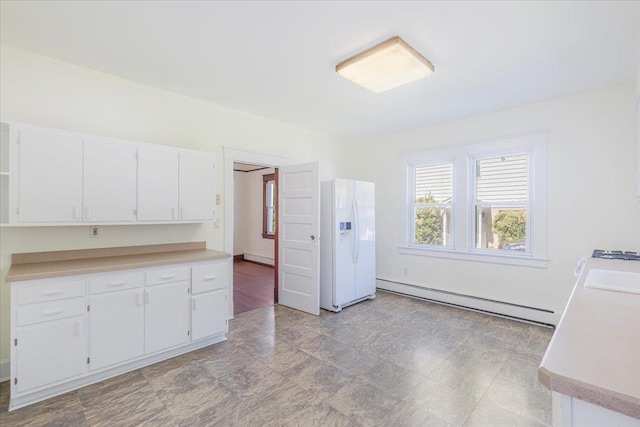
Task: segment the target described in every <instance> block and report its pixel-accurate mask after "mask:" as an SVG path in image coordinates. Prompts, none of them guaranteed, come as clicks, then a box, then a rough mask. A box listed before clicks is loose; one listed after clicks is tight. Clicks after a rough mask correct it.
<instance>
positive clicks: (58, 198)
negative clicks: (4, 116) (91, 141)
mask: <svg viewBox="0 0 640 427" xmlns="http://www.w3.org/2000/svg"><path fill="white" fill-rule="evenodd" d="M19 138H20V140H19V141H20V143H19V145H18V147H19V148H18V150H19V202H18V211H17V213H18V220H19V221H20V222H21V223H25V222H29V223H37V222H79V221H81V220H82V213H81V209H82V138H80V137H77V136H73V135H67V134H63V133H56V132H53V131H52V132H51V133H48V132H45V131H40V130H31V129H22V130H20V134H19Z"/></svg>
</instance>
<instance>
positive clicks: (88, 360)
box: [87, 357, 91, 365]
mask: <svg viewBox="0 0 640 427" xmlns="http://www.w3.org/2000/svg"><path fill="white" fill-rule="evenodd" d="M89 363H91V358H90V357H87V365H88V364H89Z"/></svg>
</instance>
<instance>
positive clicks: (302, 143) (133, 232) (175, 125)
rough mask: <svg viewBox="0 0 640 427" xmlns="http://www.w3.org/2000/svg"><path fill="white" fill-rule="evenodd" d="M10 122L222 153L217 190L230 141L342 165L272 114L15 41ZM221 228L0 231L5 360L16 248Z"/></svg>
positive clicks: (328, 170) (218, 239) (325, 145)
mask: <svg viewBox="0 0 640 427" xmlns="http://www.w3.org/2000/svg"><path fill="white" fill-rule="evenodd" d="M0 55H1V56H0V111H1V112H2V119H3V120H7V121H16V122H24V123H31V124H36V125H42V126H48V127H53V128H61V129H68V130H73V131H79V132H87V133H92V134H96V135H105V136H110V137H120V138H125V139H130V140H135V141H142V142H149V143H155V144H165V145H173V146H179V147H185V148H191V149H197V150H203V151H211V152H214V153H216V155H217V158H218V164H219V165H220V167H218V171H217V180H218V181H217V187H218V189H217V192H218V193H220V194H222V193H223V189H224V182H223V177H224V175H223V170H222V169H223V168H222V165H223V164H224V162H223V154H222V147H223V146H226V147H233V148H237V149H241V150H247V151H255V152H260V153H265V154H271V155H274V156H282V157H286V158H289V159H291V160H292V161H294V162H306V161H313V160H320V162H321V167H322V170H323V172H322V173H323V176H325V177H331V176H332V175H333V174H334V171H335V167H336V166H335V163H334V160H333V159H335V153H336V152H337V148H338V146H339V141H338V140H336V139H334V138H331V137H328V136H325V135H321V134H318V133H315V132H311V131H308V130H305V129H301V128H298V127H295V126H291V125H288V124H285V123H281V122H277V121H274V120H269V119H265V118H262V117H258V116H254V115H250V114H246V113H242V112H238V111H235V110H231V109H228V108H225V107H221V106H218V105H214V104H211V103H207V102H203V101H199V100H196V99H193V98H189V97H186V96H181V95H177V94H174V93H171V92H167V91H164V90H160V89H156V88H152V87H149V86H145V85H142V84H138V83H134V82H131V81H128V80H124V79H121V78H118V77H114V76H111V75H107V74H103V73H99V72H95V71H92V70H88V69H86V68H82V67H78V66H75V65H71V64H68V63H65V62H61V61H57V60H53V59H50V58H46V57H43V56H40V55H36V54H32V53H30V52H26V51H23V50H19V49H15V48H12V47H8V46H4V45H2V46H1V49H0ZM222 202H223V204H222V205H219V206H217V212H216V215H217V217H218V218H220V219H221V227H222V228H221V229H214V228H213V226H212V225H211V224H204V225H155V226H152V225H145V226H138V225H136V226H103V227H101V230H100V232H101V236H100V238H98V239H89V229H88V227H39V228H35V227H27V228H3V229H2V230H1V231H0V277H1V278H2V282H1V283H0V290H1V293H0V311H1V314H0V360H2V359H6V358H8V357H9V309H8V308H9V291H8V287H7V286H6V285H5V284H4V277H5V276H6V274H7V271H8V268H9V266H10V262H11V258H10V257H11V254H13V253H20V252H39V251H51V250H65V249H84V248H95V247H108V246H129V245H144V244H156V243H175V242H189V241H202V240H205V241H206V242H207V246H208V247H209V248H212V249H218V250H222V249H223V227H224V217H223V216H224V200H223V201H222Z"/></svg>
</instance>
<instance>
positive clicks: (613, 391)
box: [538, 258, 640, 419]
mask: <svg viewBox="0 0 640 427" xmlns="http://www.w3.org/2000/svg"><path fill="white" fill-rule="evenodd" d="M593 269H602V270H617V271H628V272H638V273H640V262H639V261H621V260H606V259H594V258H591V259H589V260H588V261H587V263H586V265H585V267H584V269H583V271H582V274H581V275H580V278H579V279H578V281H577V283H576V286H575V288H574V290H573V293H572V295H571V298H570V299H569V303H568V304H567V307H566V309H565V311H564V313H563V315H562V318H561V320H560V323H559V324H558V327H557V330H556V332H555V334H554V335H553V338H552V339H551V342H550V343H549V347H548V348H547V352H546V353H545V355H544V358H543V359H542V362H541V364H540V369H539V371H538V378H539V380H540V382H541V383H543V384H544V385H546V386H547V387H548V388H549V389H550V390H552V391H556V392H559V393H562V394H566V395H569V396H572V397H576V398H578V399H581V400H584V401H587V402H590V403H593V404H596V405H599V406H603V407H605V408H608V409H611V410H613V411H617V412H620V413H623V414H625V415H628V416H631V417H634V418H639V419H640V295H639V294H633V293H622V292H615V291H610V290H602V289H592V288H585V287H584V283H585V278H586V277H587V275H588V273H589V271H590V270H593Z"/></svg>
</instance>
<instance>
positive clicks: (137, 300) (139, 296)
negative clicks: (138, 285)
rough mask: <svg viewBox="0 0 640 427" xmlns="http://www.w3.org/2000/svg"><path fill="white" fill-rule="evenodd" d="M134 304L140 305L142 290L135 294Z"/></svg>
mask: <svg viewBox="0 0 640 427" xmlns="http://www.w3.org/2000/svg"><path fill="white" fill-rule="evenodd" d="M136 305H142V292H138V293H137V294H136Z"/></svg>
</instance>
